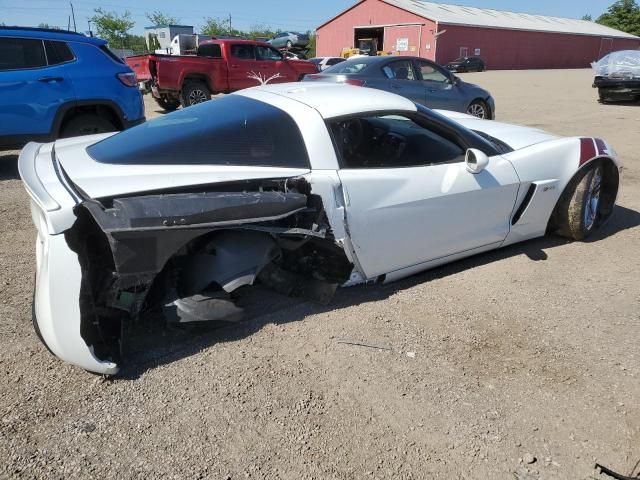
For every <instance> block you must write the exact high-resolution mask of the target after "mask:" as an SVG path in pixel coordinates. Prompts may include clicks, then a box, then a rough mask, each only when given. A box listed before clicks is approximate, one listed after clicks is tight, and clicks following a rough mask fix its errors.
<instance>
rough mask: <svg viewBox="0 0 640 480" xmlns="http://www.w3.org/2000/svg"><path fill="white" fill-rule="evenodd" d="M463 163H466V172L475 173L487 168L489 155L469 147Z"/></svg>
mask: <svg viewBox="0 0 640 480" xmlns="http://www.w3.org/2000/svg"><path fill="white" fill-rule="evenodd" d="M464 163H465V164H466V165H467V171H468V172H470V173H473V174H477V173H480V172H481V171H483V170H484V169H485V168H487V165H489V157H487V154H486V153H484V152H482V151H480V150H478V149H477V148H470V149H469V150H467V153H466V155H465V157H464Z"/></svg>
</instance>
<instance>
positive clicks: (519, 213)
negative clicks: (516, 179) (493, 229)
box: [511, 183, 537, 225]
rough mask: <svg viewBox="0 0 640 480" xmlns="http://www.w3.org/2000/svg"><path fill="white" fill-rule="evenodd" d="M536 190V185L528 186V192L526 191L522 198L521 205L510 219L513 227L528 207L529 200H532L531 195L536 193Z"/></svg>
mask: <svg viewBox="0 0 640 480" xmlns="http://www.w3.org/2000/svg"><path fill="white" fill-rule="evenodd" d="M536 188H537V185H536V184H535V183H532V184H531V185H529V190H527V194H526V195H525V196H524V199H523V200H522V203H521V204H520V206H519V207H518V210H516V213H515V215H514V216H513V218H512V219H511V225H515V224H516V223H518V221H519V220H520V218H521V217H522V214H523V213H524V211H525V210H526V209H527V207H528V206H529V202H531V199H532V198H533V194H534V193H536Z"/></svg>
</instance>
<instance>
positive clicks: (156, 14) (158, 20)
mask: <svg viewBox="0 0 640 480" xmlns="http://www.w3.org/2000/svg"><path fill="white" fill-rule="evenodd" d="M144 16H145V17H147V20H149V21H150V22H151V24H152V25H153V26H154V27H155V26H158V25H176V24H178V23H180V19H179V18H176V17H172V16H171V15H167V14H166V13H163V12H161V11H160V10H154V11H153V12H147V13H145V14H144Z"/></svg>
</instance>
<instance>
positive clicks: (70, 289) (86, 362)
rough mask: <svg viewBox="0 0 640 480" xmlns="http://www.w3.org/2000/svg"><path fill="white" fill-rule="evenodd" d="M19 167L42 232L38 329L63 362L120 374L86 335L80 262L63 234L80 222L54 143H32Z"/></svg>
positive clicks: (38, 248)
mask: <svg viewBox="0 0 640 480" xmlns="http://www.w3.org/2000/svg"><path fill="white" fill-rule="evenodd" d="M18 169H19V171H20V177H21V178H22V181H23V182H24V185H25V188H26V190H27V193H28V194H29V196H30V197H31V218H32V220H33V223H34V225H35V227H36V231H37V238H36V245H35V247H36V281H35V291H34V298H33V316H34V318H33V323H34V327H36V332H39V333H40V335H39V336H40V338H41V339H42V341H43V342H44V344H45V345H46V346H47V348H48V349H49V350H50V351H51V352H52V353H53V354H54V355H56V356H57V357H59V358H61V359H62V360H65V361H67V362H69V363H72V364H74V365H77V366H79V367H81V368H84V369H86V370H90V371H92V372H96V373H102V374H107V375H112V374H115V373H117V371H118V365H117V364H115V363H113V362H104V361H101V360H99V359H98V358H96V356H95V355H94V354H93V350H92V348H91V347H89V346H88V345H87V343H86V342H85V340H84V339H83V338H82V332H81V324H80V322H81V316H80V285H81V279H82V272H81V266H80V262H79V259H78V254H77V253H75V252H73V251H72V250H71V248H70V247H69V245H68V243H67V240H66V236H65V233H64V232H65V231H66V230H67V229H68V228H69V227H71V225H73V222H74V221H75V215H74V214H73V208H74V206H75V203H76V202H75V200H74V199H73V198H72V197H71V196H70V194H69V192H68V191H67V190H66V189H65V186H64V185H63V183H62V181H61V179H60V177H59V176H58V173H57V172H56V168H55V165H54V163H53V158H52V150H51V146H50V145H44V146H42V145H39V144H36V143H30V144H28V145H27V146H26V147H25V148H24V149H23V151H22V153H21V154H20V158H19V159H18Z"/></svg>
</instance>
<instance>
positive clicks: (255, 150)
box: [19, 84, 622, 374]
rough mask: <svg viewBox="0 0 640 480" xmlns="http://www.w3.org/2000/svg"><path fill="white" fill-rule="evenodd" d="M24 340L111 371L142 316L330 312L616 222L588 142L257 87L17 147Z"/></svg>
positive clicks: (381, 101) (600, 159)
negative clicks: (242, 304)
mask: <svg viewBox="0 0 640 480" xmlns="http://www.w3.org/2000/svg"><path fill="white" fill-rule="evenodd" d="M19 168H20V175H21V177H22V179H23V181H24V183H25V186H26V188H27V191H28V193H29V194H30V196H31V199H32V201H31V209H32V214H33V221H34V223H35V225H36V227H37V231H38V237H37V245H36V257H37V276H36V287H35V296H34V326H35V328H36V331H37V332H38V334H39V335H40V337H41V339H42V340H43V342H44V343H45V344H46V345H47V346H48V348H49V349H50V350H51V351H52V352H53V353H54V354H55V355H57V356H58V357H60V358H61V359H63V360H65V361H67V362H70V363H73V364H75V365H78V366H80V367H82V368H85V369H87V370H90V371H93V372H98V373H103V374H114V373H116V372H117V371H118V368H119V364H120V363H122V358H121V344H122V340H123V339H122V332H123V331H124V330H125V327H126V326H128V325H130V324H131V323H132V322H134V321H135V320H136V319H137V318H139V316H140V315H141V314H142V313H143V312H147V311H150V310H154V309H155V310H157V311H160V309H162V311H163V312H164V314H165V317H166V319H167V321H169V322H197V321H212V320H232V319H237V318H238V317H239V316H240V315H241V314H242V310H241V309H240V308H239V307H238V306H237V305H236V304H235V303H234V291H236V290H237V289H239V288H241V287H245V286H248V285H252V284H254V283H260V284H263V285H264V286H265V287H266V288H271V289H273V290H275V291H277V292H280V293H284V294H289V295H298V296H303V297H308V298H313V299H316V300H319V301H328V300H329V299H330V298H331V296H332V295H333V293H334V292H335V289H336V288H337V287H338V286H342V285H353V284H357V283H363V282H390V281H393V280H397V279H399V278H402V277H405V276H408V275H411V274H414V273H416V272H419V271H422V270H425V269H428V268H431V267H434V266H437V265H440V264H443V263H446V262H451V261H453V260H456V259H459V258H462V257H466V256H469V255H473V254H476V253H480V252H484V251H487V250H491V249H495V248H499V247H502V246H505V245H509V244H512V243H515V242H520V241H523V240H527V239H530V238H534V237H539V236H542V235H545V233H547V232H556V233H560V234H562V235H565V236H568V237H570V238H573V239H582V238H584V237H586V236H587V235H589V234H590V233H591V232H592V231H593V230H594V229H596V228H598V227H599V226H600V225H601V224H602V223H603V222H605V221H606V220H607V219H608V218H609V216H610V215H611V213H612V212H613V209H614V204H615V201H616V197H617V192H618V187H619V182H620V171H621V169H622V166H621V164H620V161H619V159H618V158H617V156H616V153H615V152H614V150H613V148H612V147H611V146H609V145H608V144H607V143H605V142H604V141H602V140H600V139H592V138H579V137H576V138H560V137H556V136H553V135H551V134H549V133H546V132H542V131H540V130H534V129H529V128H524V127H519V126H513V125H507V124H501V123H496V122H494V121H484V120H479V119H477V118H474V117H469V116H466V115H463V114H459V113H451V112H440V113H437V112H433V111H431V110H428V109H426V108H423V107H421V106H416V105H415V104H414V103H412V102H410V101H409V100H407V99H405V98H403V97H400V96H396V95H393V94H391V93H386V92H382V91H378V90H372V89H367V88H359V87H352V86H345V85H335V84H333V85H324V84H280V85H273V86H263V87H256V88H253V89H249V90H244V91H241V92H238V93H236V94H232V95H227V96H225V97H224V98H222V99H220V100H216V101H211V102H207V103H203V104H201V105H197V106H194V107H190V108H187V109H184V110H180V111H177V112H174V113H171V114H168V115H166V116H164V117H162V118H159V119H156V120H153V121H151V122H148V123H146V124H143V125H140V126H137V127H135V128H133V129H130V130H127V131H124V132H121V133H118V134H103V135H97V136H92V137H81V138H73V139H66V140H58V141H57V142H55V143H49V144H36V143H31V144H29V145H27V146H26V147H25V149H24V150H23V151H22V153H21V155H20V160H19Z"/></svg>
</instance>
